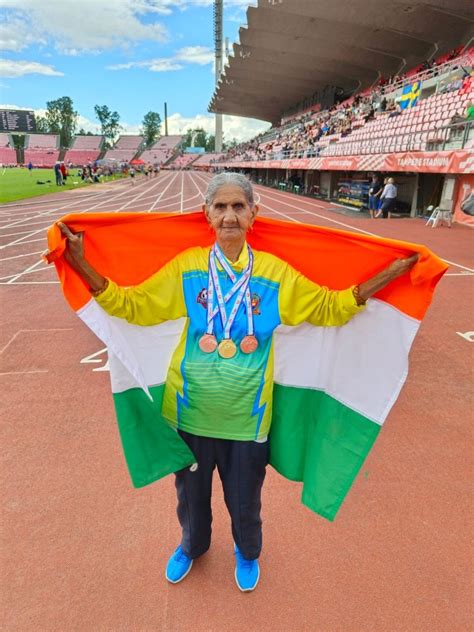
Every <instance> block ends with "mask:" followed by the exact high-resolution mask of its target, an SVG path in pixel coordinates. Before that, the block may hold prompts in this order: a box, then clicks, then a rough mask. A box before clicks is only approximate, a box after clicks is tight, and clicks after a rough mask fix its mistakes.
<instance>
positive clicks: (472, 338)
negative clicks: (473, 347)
mask: <svg viewBox="0 0 474 632" xmlns="http://www.w3.org/2000/svg"><path fill="white" fill-rule="evenodd" d="M456 333H457V335H458V336H461V338H464V340H467V341H468V342H474V331H464V332H463V331H457V332H456Z"/></svg>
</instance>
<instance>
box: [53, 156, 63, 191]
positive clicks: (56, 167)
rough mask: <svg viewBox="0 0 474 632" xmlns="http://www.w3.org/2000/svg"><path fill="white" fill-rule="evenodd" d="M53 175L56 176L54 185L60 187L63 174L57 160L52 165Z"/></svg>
mask: <svg viewBox="0 0 474 632" xmlns="http://www.w3.org/2000/svg"><path fill="white" fill-rule="evenodd" d="M54 175H55V176H56V185H57V186H58V187H60V186H61V185H62V183H63V176H62V173H61V165H60V164H59V162H57V163H56V164H55V165H54Z"/></svg>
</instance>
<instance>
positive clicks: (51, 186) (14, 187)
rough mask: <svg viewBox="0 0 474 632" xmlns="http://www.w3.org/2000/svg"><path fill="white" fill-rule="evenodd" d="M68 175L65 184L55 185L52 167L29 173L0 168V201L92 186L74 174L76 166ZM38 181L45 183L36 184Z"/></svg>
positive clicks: (16, 169) (25, 170) (113, 177)
mask: <svg viewBox="0 0 474 632" xmlns="http://www.w3.org/2000/svg"><path fill="white" fill-rule="evenodd" d="M69 172H70V175H69V177H68V179H67V184H66V185H65V186H60V187H58V186H56V178H55V176H54V170H53V169H33V171H32V172H31V174H30V173H29V171H28V169H22V168H20V167H18V168H14V169H3V168H0V203H4V202H13V201H14V200H23V199H25V198H32V197H37V196H38V195H46V194H47V193H56V192H57V191H67V190H69V189H81V188H84V187H89V186H94V185H93V184H89V183H87V184H83V182H82V180H81V178H80V177H79V176H78V175H76V174H77V172H78V169H77V168H74V169H70V171H69ZM120 177H121V175H117V176H112V177H111V178H109V179H108V180H103V182H107V181H108V182H110V181H111V180H113V179H116V178H120ZM48 180H50V182H48ZM38 181H40V182H44V183H45V184H38Z"/></svg>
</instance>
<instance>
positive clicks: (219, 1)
mask: <svg viewBox="0 0 474 632" xmlns="http://www.w3.org/2000/svg"><path fill="white" fill-rule="evenodd" d="M223 4H224V2H223V0H214V49H215V55H216V88H217V83H218V81H219V78H220V76H221V73H222V57H223V54H222V43H223V42H222V30H223V13H224V7H223ZM215 143H216V144H215V151H217V152H220V151H222V114H216V133H215Z"/></svg>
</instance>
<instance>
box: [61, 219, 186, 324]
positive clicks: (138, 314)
mask: <svg viewBox="0 0 474 632" xmlns="http://www.w3.org/2000/svg"><path fill="white" fill-rule="evenodd" d="M59 228H60V229H61V231H62V233H63V235H65V237H66V238H67V244H66V250H65V253H64V257H65V259H66V261H67V262H68V263H69V264H70V265H71V267H72V268H73V269H74V270H75V271H76V272H77V273H78V274H79V275H80V276H81V277H82V279H84V281H85V282H86V283H87V284H88V285H89V288H90V292H91V294H92V296H94V298H95V300H96V301H97V303H98V304H99V305H100V306H101V307H102V309H104V310H105V311H106V312H107V313H108V314H110V315H111V316H117V317H118V318H123V319H125V320H126V321H128V322H129V323H132V324H134V325H144V326H150V325H158V324H160V323H162V322H165V321H167V320H175V319H177V318H181V317H183V316H186V314H187V312H186V305H185V300H184V293H183V284H182V275H181V263H180V261H181V259H179V261H178V258H177V257H175V258H174V259H172V260H171V261H168V263H166V264H165V265H164V266H162V267H161V268H160V269H159V270H158V271H157V272H155V274H152V275H151V276H150V277H148V278H147V279H145V280H144V281H142V282H141V283H139V284H138V285H133V286H127V287H123V286H120V285H117V284H116V283H114V281H113V279H110V281H109V279H107V278H106V277H104V276H103V275H102V274H100V273H99V272H98V271H97V270H95V268H94V267H93V266H91V264H90V263H89V262H88V261H87V259H86V255H85V253H84V244H83V236H82V235H81V234H80V233H78V234H75V233H73V232H72V231H71V230H70V229H69V228H68V227H67V226H65V225H64V224H60V225H59Z"/></svg>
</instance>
